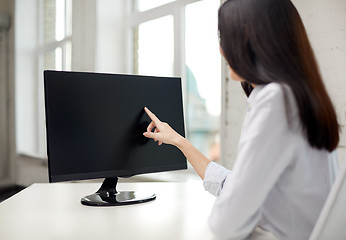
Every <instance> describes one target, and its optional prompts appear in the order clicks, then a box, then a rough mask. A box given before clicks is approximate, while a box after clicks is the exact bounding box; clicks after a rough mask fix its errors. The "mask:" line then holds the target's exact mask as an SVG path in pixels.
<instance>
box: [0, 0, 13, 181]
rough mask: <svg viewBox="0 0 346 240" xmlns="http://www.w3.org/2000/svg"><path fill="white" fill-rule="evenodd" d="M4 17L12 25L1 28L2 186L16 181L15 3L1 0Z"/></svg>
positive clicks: (0, 148) (0, 151)
mask: <svg viewBox="0 0 346 240" xmlns="http://www.w3.org/2000/svg"><path fill="white" fill-rule="evenodd" d="M0 13H2V14H3V15H2V18H3V17H6V16H9V17H10V19H9V20H10V21H9V23H10V25H9V26H8V27H6V28H4V27H3V26H2V27H1V29H0V187H5V186H8V185H11V184H13V183H14V161H13V158H14V152H15V149H14V79H13V75H14V71H13V66H14V64H13V53H14V44H13V42H14V31H13V24H12V23H11V21H13V14H14V3H13V1H11V0H0Z"/></svg>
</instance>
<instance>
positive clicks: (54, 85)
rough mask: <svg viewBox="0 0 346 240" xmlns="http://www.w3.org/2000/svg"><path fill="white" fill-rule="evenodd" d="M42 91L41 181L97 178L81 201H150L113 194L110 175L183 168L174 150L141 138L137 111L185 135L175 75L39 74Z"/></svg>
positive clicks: (143, 124) (143, 121) (142, 118)
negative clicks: (44, 172) (44, 157)
mask: <svg viewBox="0 0 346 240" xmlns="http://www.w3.org/2000/svg"><path fill="white" fill-rule="evenodd" d="M44 89H45V110H46V129H47V154H48V169H49V181H50V182H60V181H72V180H85V179H95V178H105V180H104V182H103V184H102V186H101V188H100V189H99V190H98V191H97V192H96V193H94V194H91V195H89V196H86V197H84V198H82V200H81V202H82V204H85V205H91V206H110V205H112V206H113V205H123V204H133V203H140V202H146V201H150V200H153V199H155V197H156V196H155V195H154V194H149V195H148V196H146V195H144V196H142V195H141V194H140V193H138V192H117V191H116V184H117V181H118V177H129V176H133V175H137V174H144V173H154V172H162V171H172V170H181V169H186V168H187V164H186V158H185V157H184V155H183V154H182V153H181V152H180V151H179V150H178V149H177V148H176V147H174V146H172V145H166V144H163V145H161V146H158V144H157V143H156V142H155V141H152V140H150V139H147V138H145V137H144V136H143V132H145V131H146V128H147V126H148V125H149V123H150V121H151V120H150V118H149V117H148V116H147V114H146V113H145V111H144V107H145V106H146V107H148V108H149V109H150V110H151V111H152V112H154V113H155V114H156V115H157V116H158V117H159V118H160V119H161V120H162V121H165V122H168V123H169V124H170V125H171V126H172V127H173V128H174V129H175V130H176V131H177V132H178V133H179V134H181V135H182V136H185V130H184V116H183V102H182V87H181V79H180V78H173V77H150V76H136V75H119V74H103V73H86V72H64V71H44Z"/></svg>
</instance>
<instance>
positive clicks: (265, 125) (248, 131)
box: [205, 84, 294, 239]
mask: <svg viewBox="0 0 346 240" xmlns="http://www.w3.org/2000/svg"><path fill="white" fill-rule="evenodd" d="M270 85H272V84H270ZM282 91H283V90H282V89H281V87H280V85H273V86H267V87H266V88H265V89H263V90H261V91H260V92H258V95H257V96H256V101H255V102H254V104H252V105H250V106H249V107H250V108H249V111H248V113H247V115H246V117H245V120H244V123H243V128H242V134H241V137H240V141H239V146H238V157H237V161H236V163H235V165H234V167H233V171H232V173H231V174H228V175H227V177H226V178H225V180H224V181H223V182H222V181H221V180H220V181H219V183H220V185H219V186H220V187H219V188H216V189H212V188H210V189H212V190H210V191H211V192H213V193H216V195H218V197H217V199H216V201H215V204H214V206H213V209H212V212H211V215H210V217H209V226H210V228H211V230H212V232H213V233H214V234H215V235H216V236H218V237H222V238H227V239H245V238H246V237H248V236H249V235H250V234H251V232H252V231H253V230H254V229H255V228H256V226H257V224H258V222H259V220H260V217H261V206H262V205H263V203H264V201H265V199H266V197H267V196H268V193H269V192H270V190H271V189H272V188H273V186H274V184H275V183H276V181H277V180H278V178H279V177H280V175H281V174H282V173H283V171H284V169H285V168H286V167H287V166H288V164H289V161H290V159H292V157H293V154H294V149H293V146H294V144H293V143H294V134H292V131H290V130H289V129H290V128H289V126H288V120H287V116H286V110H285V101H284V99H285V98H284V96H283V92H282ZM212 168H213V169H214V168H215V169H216V167H214V166H211V167H210V171H209V170H208V171H206V172H207V174H206V179H205V182H208V181H209V180H208V179H210V178H211V177H210V176H208V175H209V174H211V172H212V171H216V172H217V171H218V170H212ZM222 177H223V176H222ZM222 177H221V176H220V178H222ZM216 179H217V178H216ZM216 182H218V181H216ZM205 184H206V183H205ZM222 186H223V187H222ZM208 189H209V188H208Z"/></svg>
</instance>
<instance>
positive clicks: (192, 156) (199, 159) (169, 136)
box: [143, 107, 211, 179]
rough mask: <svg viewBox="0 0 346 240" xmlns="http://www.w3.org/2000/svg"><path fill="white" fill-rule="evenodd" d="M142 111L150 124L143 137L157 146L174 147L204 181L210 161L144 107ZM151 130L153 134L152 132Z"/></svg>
mask: <svg viewBox="0 0 346 240" xmlns="http://www.w3.org/2000/svg"><path fill="white" fill-rule="evenodd" d="M144 110H145V112H146V113H147V114H148V116H149V117H150V119H151V121H152V122H151V123H150V124H149V126H148V128H147V131H146V132H144V133H143V135H144V136H145V137H147V138H152V139H154V141H157V142H158V144H159V145H161V144H162V143H165V144H171V145H173V146H176V147H177V148H178V149H179V150H180V151H181V152H182V153H183V154H184V155H185V157H186V158H187V160H188V161H189V162H190V164H191V165H192V167H193V168H194V169H195V170H196V172H197V173H198V175H199V176H200V177H201V178H202V179H204V175H205V169H206V168H207V166H208V164H209V163H210V162H211V161H210V160H209V159H208V158H207V157H206V156H204V155H203V154H202V153H201V152H200V151H198V149H196V148H195V147H194V146H193V145H192V144H191V143H190V142H189V141H188V140H187V139H186V138H184V137H182V136H181V135H180V134H178V133H177V132H176V131H174V130H173V129H172V128H171V127H170V126H169V125H168V124H167V123H165V122H161V121H160V120H159V119H158V118H157V117H156V116H155V114H153V113H152V112H151V111H150V110H149V109H148V108H146V107H145V108H144ZM153 129H154V132H152V131H153Z"/></svg>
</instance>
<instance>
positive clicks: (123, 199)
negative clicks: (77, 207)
mask: <svg viewBox="0 0 346 240" xmlns="http://www.w3.org/2000/svg"><path fill="white" fill-rule="evenodd" d="M117 183H118V178H117V177H115V178H106V179H105V180H104V181H103V183H102V185H101V187H100V189H99V190H98V191H97V192H96V193H94V194H91V195H88V196H86V197H83V198H82V199H81V203H82V204H83V205H88V206H120V205H129V204H136V203H143V202H148V201H152V200H154V199H155V198H156V196H155V194H151V195H150V194H146V195H143V194H141V193H139V192H133V191H130V192H118V191H117V190H116V186H117Z"/></svg>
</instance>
